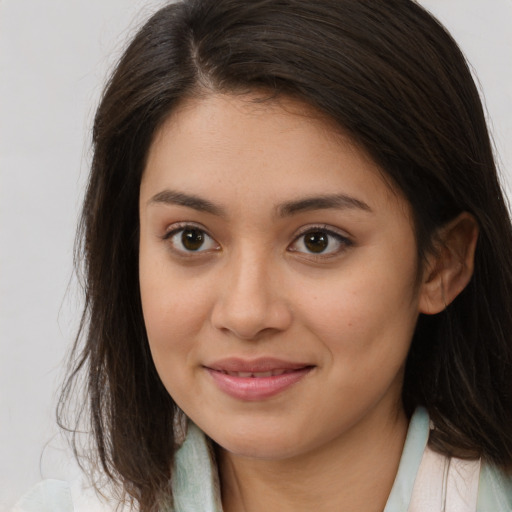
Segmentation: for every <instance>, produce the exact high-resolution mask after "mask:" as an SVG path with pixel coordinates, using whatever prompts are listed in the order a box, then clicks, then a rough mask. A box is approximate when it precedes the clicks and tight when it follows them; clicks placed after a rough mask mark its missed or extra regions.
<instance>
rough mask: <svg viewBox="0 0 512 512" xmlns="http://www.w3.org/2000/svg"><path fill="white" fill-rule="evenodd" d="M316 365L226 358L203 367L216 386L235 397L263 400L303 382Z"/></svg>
mask: <svg viewBox="0 0 512 512" xmlns="http://www.w3.org/2000/svg"><path fill="white" fill-rule="evenodd" d="M314 368H315V366H314V365H311V364H306V363H295V362H290V361H282V360H278V359H269V358H266V359H258V360H253V361H246V360H242V359H236V358H234V359H233V358H231V359H224V360H222V361H217V362H215V363H213V364H209V365H206V366H204V369H205V370H206V371H207V372H208V373H209V374H210V376H211V377H212V379H213V381H214V383H215V384H216V386H217V388H218V389H219V390H220V391H222V392H223V393H225V394H227V395H229V396H230V397H232V398H236V399H238V400H243V401H260V400H265V399H267V398H271V397H274V396H276V395H279V394H280V393H282V392H284V391H286V390H287V389H289V388H290V387H292V386H294V385H295V384H297V383H299V382H300V381H302V379H303V378H304V377H305V376H306V375H308V374H309V373H310V372H311V371H312V370H313V369H314Z"/></svg>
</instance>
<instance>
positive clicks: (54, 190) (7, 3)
mask: <svg viewBox="0 0 512 512" xmlns="http://www.w3.org/2000/svg"><path fill="white" fill-rule="evenodd" d="M248 1H249V0H248ZM163 3H164V1H163V0H153V1H149V0H44V1H42V0H0V510H7V509H8V508H9V507H10V506H11V505H12V504H13V502H14V501H15V499H16V497H18V496H19V495H20V494H22V493H23V492H24V491H26V490H27V489H28V488H29V487H30V486H31V485H33V484H34V483H35V482H37V481H38V480H40V479H41V478H42V477H45V478H49V477H52V478H66V477H67V476H69V474H70V473H71V472H72V471H73V468H72V466H68V464H67V463H66V461H69V460H71V456H70V455H69V453H68V452H66V451H65V449H64V448H63V447H64V446H65V444H64V443H63V441H62V440H61V439H59V437H58V435H57V428H56V427H55V426H54V409H55V403H56V394H57V388H58V384H59V382H60V381H61V379H62V375H63V360H64V356H65V353H66V351H67V350H68V349H69V347H70V345H71V343H72V340H73V337H74V333H75V330H76V326H77V320H78V317H79V314H80V293H79V290H78V288H77V286H76V284H75V283H74V281H73V280H72V279H71V277H72V246H73V239H74V229H75V225H76V218H77V213H78V211H79V205H80V200H81V197H82V193H83V184H84V182H85V179H86V176H87V169H88V165H89V161H90V149H89V141H90V127H91V124H92V117H93V115H94V109H95V106H96V104H97V102H98V98H99V94H100V92H101V88H102V84H103V83H104V80H105V77H106V74H107V70H108V69H109V68H110V67H111V66H112V64H113V63H114V62H115V60H116V58H117V57H118V56H119V54H120V51H121V50H122V48H123V46H124V44H125V41H126V40H127V38H128V37H129V36H130V35H131V34H133V31H134V30H135V29H136V27H138V26H139V25H140V23H141V20H144V19H146V18H147V17H148V16H149V15H150V14H151V13H152V12H153V11H155V10H156V9H157V8H158V6H160V5H162V4H163ZM420 3H422V4H423V5H425V6H426V7H427V8H429V9H430V10H431V11H432V12H433V13H434V14H436V15H437V16H438V17H439V19H440V20H441V21H442V22H443V23H444V24H445V25H446V26H447V27H448V29H449V30H450V31H451V32H452V34H453V35H454V37H455V39H456V40H457V41H458V42H459V43H460V45H461V46H462V48H463V50H464V52H465V53H466V55H467V57H468V58H469V60H470V62H471V63H472V65H473V67H474V69H475V72H476V75H477V76H478V79H479V81H480V83H481V86H482V87H481V88H482V91H483V94H484V95H485V101H486V105H487V110H488V112H489V120H490V123H491V129H492V132H493V135H494V139H495V142H496V146H497V153H498V157H499V161H500V163H501V169H502V172H503V174H504V175H505V179H506V180H507V182H509V183H512V31H511V29H510V27H511V26H512V0H487V1H485V2H484V1H483V0H422V1H421V2H420ZM507 189H509V190H512V188H511V187H509V186H508V185H507ZM511 256H512V255H511ZM511 313H512V312H511Z"/></svg>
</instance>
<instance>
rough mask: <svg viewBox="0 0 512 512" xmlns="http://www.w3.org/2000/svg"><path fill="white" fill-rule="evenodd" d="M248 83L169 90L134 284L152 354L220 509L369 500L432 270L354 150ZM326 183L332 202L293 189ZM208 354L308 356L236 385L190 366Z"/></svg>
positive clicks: (391, 454) (397, 444) (389, 474)
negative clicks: (261, 389) (213, 447)
mask: <svg viewBox="0 0 512 512" xmlns="http://www.w3.org/2000/svg"><path fill="white" fill-rule="evenodd" d="M255 97H256V96H255V95H246V96H230V95H221V94H211V95H208V96H206V97H202V98H200V99H192V100H187V101H186V102H185V103H183V104H182V105H181V107H180V108H179V109H177V110H175V111H174V112H173V113H172V114H171V116H170V117H169V119H168V120H167V121H166V122H165V124H164V125H163V126H162V128H161V129H160V131H159V132H158V134H157V136H156V138H155V140H154V142H153V144H152V146H151V148H150V152H149V155H148V160H147V165H146V168H145V171H144V175H143V179H142V183H141V189H140V287H141V297H142V305H143V312H144V319H145V323H146V328H147V333H148V339H149V343H150V348H151V351H152V355H153V358H154V362H155V365H156V368H157V370H158V373H159V375H160V377H161V379H162V382H163V383H164V385H165V387H166V389H167V390H168V392H169V393H170V395H171V396H172V397H173V399H174V400H175V401H176V403H177V404H178V405H179V406H180V407H181V408H182V410H183V411H184V412H185V413H186V414H187V415H188V417H189V418H191V419H192V420H193V421H194V422H195V423H196V424H197V425H198V426H199V427H200V428H201V429H202V430H203V431H204V432H205V433H206V434H207V435H208V436H210V437H211V438H212V439H213V440H214V441H215V443H216V444H217V445H218V454H217V455H218V463H219V471H220V477H221V484H222V499H223V506H224V509H225V511H226V512H235V511H237V512H241V511H248V512H251V511H256V510H258V511H261V510H265V511H267V512H272V511H278V510H279V511H280V512H286V511H288V510H290V511H291V510H293V511H295V512H297V511H302V510H304V511H306V510H307V511H310V510H312V509H315V510H318V511H339V510H344V511H361V510H364V511H382V510H383V508H384V506H385V503H386V499H387V496H388V495H389V492H390V490H391V486H392V484H393V480H394V477H395V474H396V471H397V468H398V463H399V460H400V455H401V450H402V448H403V443H404V440H405V435H406V430H407V419H406V417H405V414H404V412H403V409H402V405H401V400H400V395H401V387H402V379H403V368H404V362H405V359H406V356H407V352H408V349H409V346H410V342H411V338H412V334H413V331H414V327H415V324H416V321H417V318H418V315H419V313H420V312H421V311H425V310H428V311H427V312H435V311H434V310H435V309H436V307H437V303H436V302H435V298H434V299H432V297H433V296H432V294H431V291H432V289H434V288H435V286H434V284H435V279H436V278H435V276H427V277H425V278H422V280H420V281H421V282H420V284H419V285H418V280H417V277H418V264H417V257H416V242H415V237H414V231H413V226H412V221H411V211H410V206H409V204H408V202H407V201H406V200H405V199H404V198H403V197H402V196H401V194H400V193H399V192H398V191H396V190H393V189H391V188H390V185H389V183H386V182H385V181H384V180H383V178H382V175H381V173H380V171H379V169H378V167H377V166H376V165H375V164H374V163H373V162H372V161H371V160H370V159H369V157H368V156H367V155H366V154H365V153H364V152H363V151H361V150H360V149H358V148H357V147H356V146H355V144H353V143H352V142H351V141H350V139H349V138H348V137H346V136H344V135H343V134H342V133H340V131H339V130H333V127H332V124H331V123H330V122H328V121H327V120H325V119H322V118H321V116H320V115H318V114H315V113H314V112H312V111H311V110H308V108H307V107H305V106H303V105H301V104H300V103H297V102H295V101H293V100H291V99H285V98H280V99H279V100H277V101H276V100H272V101H266V102H264V103H261V102H260V103H258V104H255V103H254V101H253V100H254V99H255ZM333 194H337V195H343V197H344V198H345V199H344V201H342V202H341V203H340V201H338V203H337V204H334V205H333V204H331V205H327V204H323V205H321V204H318V201H317V204H316V205H310V208H304V203H302V208H299V207H298V206H297V201H301V200H303V199H305V198H311V197H315V198H317V197H323V198H325V197H326V196H332V195H333ZM185 196H186V197H187V198H188V199H187V201H183V198H184V197H185ZM190 196H193V198H196V199H197V198H200V199H201V200H202V202H200V201H197V200H195V201H191V200H190ZM347 198H349V200H347ZM178 203H181V204H178ZM291 203H293V204H295V209H294V208H290V207H288V209H287V208H285V207H283V205H286V204H287V205H288V206H289V205H290V204H291ZM205 208H206V209H207V210H209V211H205ZM189 226H192V229H193V230H195V231H192V234H194V236H195V235H197V233H198V232H200V233H203V243H202V245H201V246H200V247H199V249H197V250H187V248H186V247H185V246H184V245H183V239H182V234H183V231H180V230H183V229H185V228H187V227H189ZM468 229H469V228H468ZM198 230H201V231H198ZM308 230H309V231H310V232H311V231H314V232H315V233H317V234H318V233H320V234H322V236H324V237H325V238H324V240H325V239H326V240H328V246H327V248H326V249H325V250H324V251H323V252H320V253H312V252H311V251H310V250H309V247H310V246H308V245H306V244H305V238H304V232H305V231H306V232H307V231H308ZM469 231H471V230H469ZM331 233H333V234H331ZM459 238H460V237H459ZM462 238H463V237H462ZM315 247H317V246H315ZM436 268H441V267H439V265H437V266H436ZM433 283H434V284H433ZM429 287H430V288H429ZM459 288H460V287H459ZM445 295H446V294H444V296H445ZM443 300H444V299H443ZM429 308H430V309H429ZM226 357H238V358H242V359H244V360H252V359H254V358H258V357H274V358H279V359H282V360H286V361H292V362H295V363H306V364H307V365H309V366H310V367H311V368H312V369H311V370H310V371H309V372H308V373H307V375H305V376H304V378H302V379H300V380H299V381H298V382H296V383H294V384H293V385H292V386H290V387H288V388H287V389H285V390H284V391H282V392H280V393H278V394H277V395H275V396H271V397H270V398H266V399H261V400H241V399H238V398H234V397H232V396H230V395H228V394H226V393H225V392H224V391H222V390H221V389H219V386H218V385H217V384H216V383H215V381H214V379H212V376H211V374H210V373H209V372H208V371H207V369H206V368H205V367H208V366H211V365H212V364H213V363H214V362H215V361H218V360H219V359H222V358H226Z"/></svg>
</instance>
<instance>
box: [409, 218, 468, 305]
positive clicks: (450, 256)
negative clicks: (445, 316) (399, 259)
mask: <svg viewBox="0 0 512 512" xmlns="http://www.w3.org/2000/svg"><path fill="white" fill-rule="evenodd" d="M477 239H478V224H477V222H476V220H475V218H474V217H473V216H472V215H471V214H470V213H468V212H463V213H461V214H460V215H459V216H458V217H456V218H455V219H453V220H452V221H450V222H449V223H448V224H446V225H444V226H443V227H441V228H440V229H439V231H438V233H437V240H436V241H435V244H434V245H435V251H433V253H432V254H431V255H430V256H429V257H428V258H427V262H426V265H425V269H424V271H423V277H422V284H421V289H420V296H419V311H420V313H425V314H427V315H434V314H436V313H439V312H440V311H443V310H444V309H446V307H447V306H448V304H450V303H451V302H452V301H453V300H454V299H455V298H456V297H457V295H459V293H460V292H461V291H462V290H464V288H465V287H466V285H467V284H468V283H469V281H470V279H471V276H472V275H473V269H474V258H475V248H476V242H477Z"/></svg>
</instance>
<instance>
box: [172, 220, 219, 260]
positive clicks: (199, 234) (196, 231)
mask: <svg viewBox="0 0 512 512" xmlns="http://www.w3.org/2000/svg"><path fill="white" fill-rule="evenodd" d="M164 240H168V241H169V242H170V243H171V247H172V249H173V250H175V251H177V252H180V253H201V252H206V251H212V250H218V249H219V244H218V243H217V242H216V241H215V240H214V239H213V238H212V237H211V236H210V235H208V233H206V232H205V231H204V230H203V229H201V228H199V227H197V226H182V227H179V228H176V229H173V230H172V231H170V232H169V233H167V234H166V235H165V236H164Z"/></svg>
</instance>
